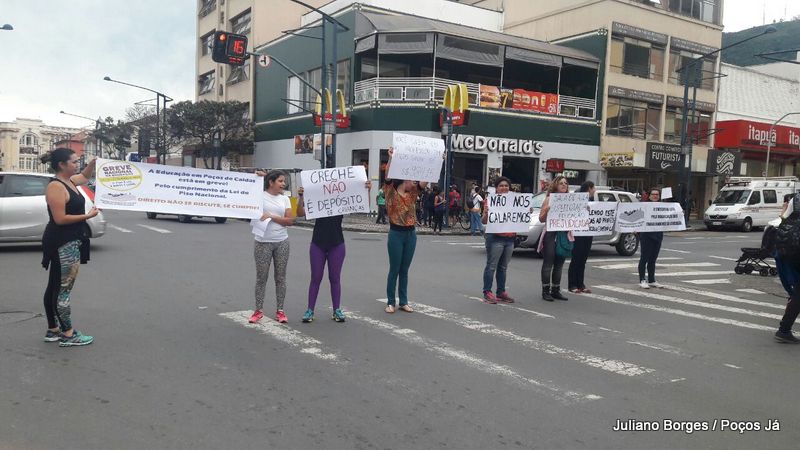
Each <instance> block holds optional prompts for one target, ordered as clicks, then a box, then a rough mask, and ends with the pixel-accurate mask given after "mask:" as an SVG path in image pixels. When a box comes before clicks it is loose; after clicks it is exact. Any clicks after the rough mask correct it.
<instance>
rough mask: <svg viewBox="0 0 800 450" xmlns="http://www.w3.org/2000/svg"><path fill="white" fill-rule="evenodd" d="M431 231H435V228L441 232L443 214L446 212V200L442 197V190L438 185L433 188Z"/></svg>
mask: <svg viewBox="0 0 800 450" xmlns="http://www.w3.org/2000/svg"><path fill="white" fill-rule="evenodd" d="M433 193H434V194H435V196H434V197H433V232H434V233H436V232H437V231H436V230H437V229H438V230H439V231H438V232H439V234H442V224H443V223H444V214H445V212H447V200H446V199H445V198H444V192H442V191H441V189H439V188H438V187H435V188H433Z"/></svg>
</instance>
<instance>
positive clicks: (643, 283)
mask: <svg viewBox="0 0 800 450" xmlns="http://www.w3.org/2000/svg"><path fill="white" fill-rule="evenodd" d="M639 287H640V288H642V289H650V285H649V284H647V281H644V280H642V281H640V282H639Z"/></svg>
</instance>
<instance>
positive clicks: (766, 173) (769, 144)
mask: <svg viewBox="0 0 800 450" xmlns="http://www.w3.org/2000/svg"><path fill="white" fill-rule="evenodd" d="M797 114H800V112H790V113H786V114H784V115H782V116H781V118H780V119H778V120H776V121H775V122H773V123H772V125H770V126H769V133H767V163H766V165H765V166H764V176H765V177H768V176H769V153H770V150H771V149H772V132H773V131H775V127H776V126H777V125H778V124H779V123H780V122H781V121H782V120H783V119H785V118H787V117H789V116H794V115H797ZM775 140H776V141H777V140H778V139H777V137H776V138H775ZM776 144H777V142H776Z"/></svg>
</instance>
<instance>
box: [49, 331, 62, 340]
mask: <svg viewBox="0 0 800 450" xmlns="http://www.w3.org/2000/svg"><path fill="white" fill-rule="evenodd" d="M62 336H63V335H62V334H61V331H51V330H47V333H45V334H44V341H45V342H58V341H60V340H61V337H62Z"/></svg>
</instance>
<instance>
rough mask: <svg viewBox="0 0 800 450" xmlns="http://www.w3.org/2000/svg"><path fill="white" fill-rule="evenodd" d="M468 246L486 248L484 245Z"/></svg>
mask: <svg viewBox="0 0 800 450" xmlns="http://www.w3.org/2000/svg"><path fill="white" fill-rule="evenodd" d="M470 248H486V246H485V245H473V246H471V247H470Z"/></svg>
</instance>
